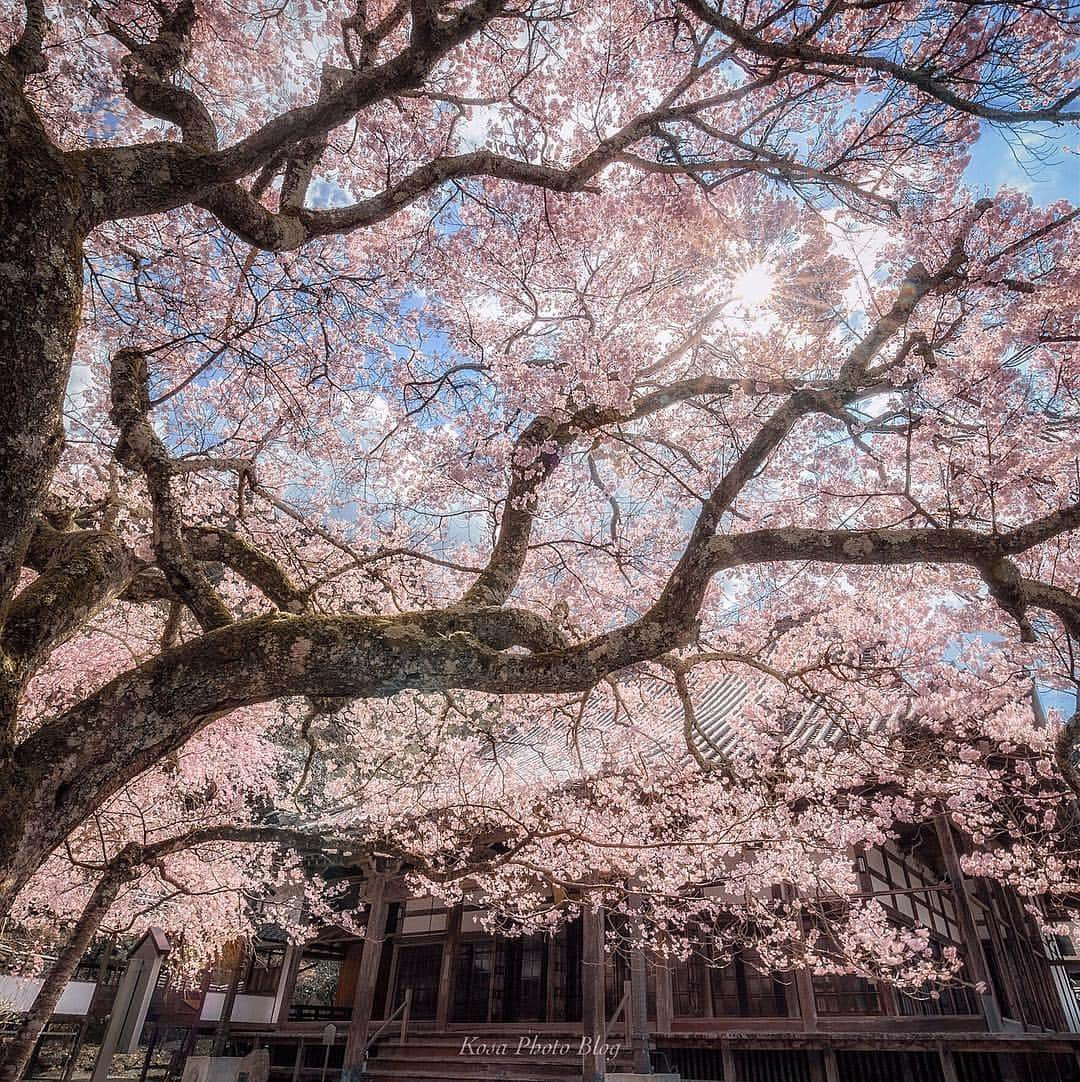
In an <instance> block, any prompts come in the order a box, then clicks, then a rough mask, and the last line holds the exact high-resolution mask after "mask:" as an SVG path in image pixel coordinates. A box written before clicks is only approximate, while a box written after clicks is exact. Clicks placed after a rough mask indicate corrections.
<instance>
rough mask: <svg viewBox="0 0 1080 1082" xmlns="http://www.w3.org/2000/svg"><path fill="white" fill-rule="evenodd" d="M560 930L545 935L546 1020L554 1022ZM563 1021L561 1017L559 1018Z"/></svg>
mask: <svg viewBox="0 0 1080 1082" xmlns="http://www.w3.org/2000/svg"><path fill="white" fill-rule="evenodd" d="M561 934H562V933H561V931H559V932H548V933H547V935H546V936H545V937H544V951H545V952H546V963H547V964H546V968H545V970H544V1021H545V1022H554V1021H556V1018H555V975H556V970H557V969H558V966H557V965H556V964H555V963H556V961H557V958H558V952H559V949H560V947H561V943H560V935H561ZM559 1021H561V1019H559Z"/></svg>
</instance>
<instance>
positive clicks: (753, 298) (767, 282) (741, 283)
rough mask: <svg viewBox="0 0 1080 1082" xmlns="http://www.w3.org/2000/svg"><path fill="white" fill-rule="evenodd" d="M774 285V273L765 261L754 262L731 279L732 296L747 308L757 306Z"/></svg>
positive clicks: (765, 299)
mask: <svg viewBox="0 0 1080 1082" xmlns="http://www.w3.org/2000/svg"><path fill="white" fill-rule="evenodd" d="M775 286H776V275H775V273H774V272H773V268H772V267H770V266H769V265H768V264H767V263H754V264H752V265H751V266H749V267H747V268H746V269H745V270H743V271H741V272H740V273H739V274H737V275H736V276H735V277H734V278H733V279H732V281H731V292H732V295H733V296H734V298H735V299H736V300H737V301H738V302H739V303H740V304H741V305H742V306H743V307H744V308H747V309H750V308H759V307H760V306H761V305H762V304H764V303H765V302H766V301H767V300H768V299H769V296H770V294H771V293H772V291H773V289H774V287H775Z"/></svg>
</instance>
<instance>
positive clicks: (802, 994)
mask: <svg viewBox="0 0 1080 1082" xmlns="http://www.w3.org/2000/svg"><path fill="white" fill-rule="evenodd" d="M795 988H796V990H797V991H798V993H799V1014H800V1016H801V1017H802V1024H803V1030H804V1031H805V1032H807V1033H816V1032H817V1028H818V1015H817V999H816V998H815V997H814V976H813V974H812V973H811V972H810V970H808V969H797V970H795Z"/></svg>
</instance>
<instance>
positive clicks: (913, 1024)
mask: <svg viewBox="0 0 1080 1082" xmlns="http://www.w3.org/2000/svg"><path fill="white" fill-rule="evenodd" d="M959 845H960V839H959V837H958V836H957V835H955V833H954V832H953V831H952V830H951V828H949V827H948V826H947V825H946V824H945V823H944V822H939V823H937V824H936V825H934V824H932V825H930V826H929V828H928V829H927V830H925V831H922V832H920V833H919V835H918V837H917V838H915V839H913V841H912V844H911V845H909V846H907V847H906V848H901V847H899V846H898V847H889V848H885V849H875V850H872V851H869V852H867V853H865V854H863V855H859V856H856V855H853V859H855V860H857V861H858V868H859V871H860V875H861V877H862V881H863V887H864V889H865V890H866V891H867V892H868V893H873V894H874V895H875V896H877V897H878V898H880V899H881V901H882V902H883V903H884V904H885V905H886V907H887V909H888V910H889V912H890V914H891V916H892V918H893V919H895V920H896V921H898V922H901V923H903V922H905V921H916V920H917V921H918V922H920V923H921V924H923V925H925V926H926V927H929V928H931V929H932V930H933V938H934V942H935V943H937V944H938V945H940V947H941V948H942V949H944V948H945V947H948V946H954V947H956V948H957V949H958V950H960V951H961V952H962V956H963V958H964V974H963V975H964V978H965V983H963V984H961V985H958V986H955V987H951V988H946V989H942V990H940V992H939V994H938V995H937V996H930V995H908V994H904V993H902V992H900V991H898V990H896V989H894V988H891V987H889V986H887V985H884V984H880V983H875V982H873V981H870V980H866V979H862V978H859V977H854V976H845V977H828V978H824V977H816V976H811V975H810V974H809V973H805V972H795V973H784V974H770V973H768V972H762V969H761V967H760V966H758V965H755V964H754V959H753V958H750V957H736V958H735V959H734V960H732V961H730V962H729V963H728V964H726V965H723V966H718V965H713V964H710V959H709V958H708V957H706V956H705V954H704V952H703V953H702V955H700V956H696V957H692V958H691V959H689V960H687V961H673V962H661V961H660V960H658V959H656V958H652V957H646V956H644V955H643V953H642V952H640V951H636V952H635V951H628V952H626V953H619V952H614V953H612V952H608V951H606V950H605V947H604V938H603V931H604V915H603V913H600V912H596V911H589V912H587V913H586V914H585V915H584V916H583V917H578V918H577V919H576V920H574V921H572V922H570V923H568V924H566V925H565V926H564V927H563V928H561V929H560V930H559V931H558V932H556V933H554V934H551V935H543V936H531V937H523V938H502V937H499V936H493V935H492V934H490V933H489V932H487V931H485V930H484V928H483V926H482V924H481V919H480V918H481V916H482V912H481V909H480V903H479V901H478V900H476V899H474V898H471V897H470V896H468V895H465V896H464V897H463V899H462V901H461V903H460V904H458V905H456V906H454V907H452V908H450V909H446V908H443V907H441V906H437V905H435V904H434V903H433V902H432V901H431V899H423V898H410V897H408V896H407V895H406V894H405V893H404V892H403V889H402V887H401V883H400V880H399V879H397V878H395V877H393V876H389V875H385V874H380V873H378V872H375V871H373V870H371V869H369V870H368V873H367V874H366V875H365V874H361V873H358V872H357V871H356V870H355V869H353V870H352V871H350V872H349V873H348V874H349V875H350V877H351V880H352V886H353V887H354V888H355V889H354V890H353V891H352V893H351V897H352V904H355V902H356V901H357V900H359V899H360V898H361V897H362V898H363V899H364V900H365V901H366V902H367V903H368V907H369V909H368V912H369V918H368V930H367V934H366V936H364V937H363V938H357V937H355V936H346V935H343V934H341V933H337V934H335V933H332V932H329V931H324V932H323V933H322V934H321V935H320V936H319V937H318V938H316V939H313V940H311V941H309V942H307V943H306V944H304V945H303V946H302V947H301V946H295V945H290V944H287V943H286V942H284V941H283V940H278V939H275V938H274V936H273V934H272V930H271V929H267V935H266V937H265V938H263V939H260V940H258V941H256V942H255V943H254V944H253V945H248V946H246V947H244V948H242V949H238V951H237V952H236V955H235V957H233V958H231V959H230V960H229V962H228V963H227V964H225V963H223V964H221V965H219V966H218V968H216V969H215V970H213V971H208V972H206V973H204V974H203V975H202V977H201V978H200V979H199V980H198V981H195V982H193V984H192V986H191V987H177V986H176V985H174V984H173V983H171V982H170V980H169V977H168V973H169V969H168V967H167V966H162V965H161V964H160V963H161V961H162V959H163V957H164V955H165V954H166V953H167V951H168V949H169V944H168V942H167V941H166V940H164V939H163V937H162V936H161V935H160V933H155V934H153V935H148V936H147V937H144V939H143V940H142V941H140V944H139V945H138V947H137V949H136V950H135V951H134V952H133V955H132V956H131V958H130V959H125V957H123V956H118V955H117V953H116V952H115V950H111V949H110V948H109V946H108V945H101V946H99V948H98V949H97V950H96V951H95V953H94V954H93V955H91V956H88V958H87V959H86V961H85V964H84V966H83V967H82V969H81V970H80V972H79V973H78V974H77V978H78V979H77V980H76V981H73V982H72V986H70V987H69V989H68V992H67V993H65V999H64V1000H62V1001H61V1004H60V1007H59V1009H58V1012H57V1014H56V1015H55V1016H54V1019H53V1022H52V1023H51V1024H50V1026H49V1027H48V1030H47V1031H46V1033H45V1035H44V1036H43V1038H42V1041H41V1044H40V1045H39V1049H38V1053H37V1054H36V1057H35V1062H34V1065H33V1066H32V1068H31V1071H30V1073H29V1075H28V1077H31V1078H42V1077H48V1078H54V1079H57V1080H58V1082H68V1080H69V1079H72V1078H79V1077H89V1078H92V1079H93V1082H105V1080H106V1079H109V1078H113V1079H115V1078H118V1077H120V1078H130V1079H131V1080H132V1082H134V1080H135V1079H136V1078H138V1079H139V1080H140V1082H145V1080H147V1079H151V1078H153V1079H162V1080H165V1079H177V1080H179V1079H181V1078H183V1077H185V1075H184V1068H185V1062H186V1061H187V1060H188V1059H189V1057H192V1056H196V1057H198V1056H227V1057H228V1056H231V1057H236V1056H244V1055H247V1054H249V1053H251V1052H253V1051H256V1050H264V1051H263V1053H262V1057H263V1058H262V1061H261V1062H263V1064H264V1071H263V1073H264V1074H265V1075H266V1076H267V1078H268V1082H339V1080H341V1082H359V1080H360V1079H361V1078H363V1079H369V1080H370V1082H459V1080H461V1082H465V1080H470V1079H474V1080H475V1079H493V1080H495V1079H502V1080H505V1082H547V1080H553V1082H554V1080H559V1079H566V1080H570V1079H575V1080H576V1079H583V1080H584V1082H595V1080H597V1079H600V1078H605V1077H606V1078H609V1079H615V1078H618V1077H619V1076H620V1075H624V1076H625V1075H629V1076H630V1077H638V1076H645V1077H648V1076H650V1075H660V1076H663V1075H667V1076H668V1077H669V1078H670V1077H673V1076H677V1077H678V1078H680V1079H685V1080H698V1082H703V1080H710V1082H720V1080H723V1082H736V1080H737V1082H1066V1080H1073V1082H1080V1004H1078V999H1077V988H1078V987H1080V958H1077V957H1075V954H1076V953H1077V952H1076V951H1075V949H1074V947H1073V945H1072V944H1071V943H1070V942H1069V941H1068V940H1066V939H1059V938H1053V937H1051V938H1049V939H1048V938H1047V937H1045V936H1043V935H1042V934H1041V933H1040V932H1039V931H1038V929H1037V928H1036V926H1035V925H1034V923H1033V922H1032V921H1031V920H1030V918H1029V917H1028V915H1027V914H1026V913H1025V911H1024V910H1023V909H1022V907H1021V906H1020V905H1019V904H1018V902H1017V900H1016V899H1015V898H1014V897H1011V896H1010V895H1009V894H1008V893H1007V892H1006V891H1004V890H1003V889H1002V888H1001V887H1000V886H999V885H997V884H994V883H991V882H988V881H980V880H972V879H968V878H966V877H965V876H964V874H963V872H962V871H961V868H960V862H959V858H958V846H959ZM136 965H137V975H136V976H135V977H134V978H133V977H132V976H131V970H132V967H133V966H136ZM125 982H126V983H125ZM77 985H78V986H80V987H76V986H77ZM976 987H983V988H984V989H985V991H984V992H983V993H982V994H979V993H978V992H976V990H975V989H976ZM80 988H81V990H80ZM118 989H119V990H120V991H119V992H118ZM928 992H929V990H928ZM65 1012H70V1013H65ZM102 1044H104V1045H105V1053H110V1054H111V1053H113V1052H115V1053H117V1055H116V1057H115V1058H114V1057H113V1056H111V1055H104V1054H102V1053H100V1052H99V1053H98V1055H97V1062H96V1063H93V1062H92V1057H88V1054H87V1053H88V1052H92V1051H93V1048H94V1047H99V1048H100V1046H101V1045H102ZM79 1045H83V1049H82V1051H81V1052H80V1050H79V1048H78V1047H77V1046H79ZM103 1059H104V1060H108V1062H103ZM118 1063H122V1064H123V1065H124V1066H125V1067H126V1070H125V1072H124V1073H120V1072H119V1070H118V1068H117V1066H116V1064H118ZM187 1077H188V1082H191V1079H192V1078H193V1077H195V1076H193V1075H191V1074H189V1075H188V1076H187ZM251 1082H255V1080H254V1079H252V1080H251Z"/></svg>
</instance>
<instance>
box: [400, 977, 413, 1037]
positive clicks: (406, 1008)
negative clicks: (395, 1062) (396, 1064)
mask: <svg viewBox="0 0 1080 1082" xmlns="http://www.w3.org/2000/svg"><path fill="white" fill-rule="evenodd" d="M411 1017H412V989H411V988H406V989H405V1002H404V1003H403V1004H402V1006H401V1043H402V1044H404V1043H405V1042H406V1041H407V1040H408V1039H409V1019H410V1018H411Z"/></svg>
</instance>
